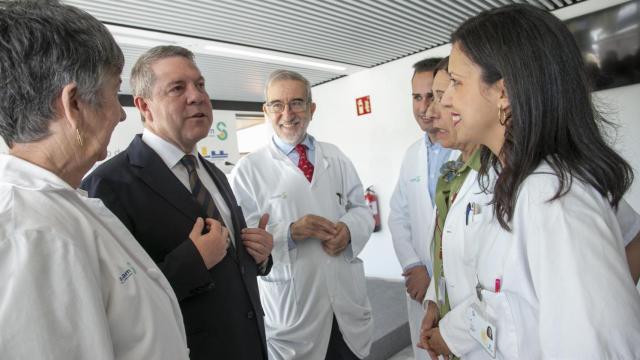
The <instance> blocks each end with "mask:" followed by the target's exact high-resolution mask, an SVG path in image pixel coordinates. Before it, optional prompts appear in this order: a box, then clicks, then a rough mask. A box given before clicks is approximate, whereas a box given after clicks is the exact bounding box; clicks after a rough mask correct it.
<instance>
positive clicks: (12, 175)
mask: <svg viewBox="0 0 640 360" xmlns="http://www.w3.org/2000/svg"><path fill="white" fill-rule="evenodd" d="M0 183H5V184H11V185H13V186H17V187H19V188H23V189H28V190H36V191H43V190H68V191H75V192H77V193H78V194H80V195H82V196H85V197H86V195H87V193H86V192H85V191H84V190H78V189H74V188H72V187H71V185H69V184H68V183H67V182H65V181H64V180H62V179H61V178H60V177H59V176H58V175H56V174H54V173H52V172H51V171H49V170H47V169H44V168H42V167H40V166H38V165H35V164H33V163H30V162H28V161H26V160H23V159H20V158H18V157H15V156H13V155H9V154H0Z"/></svg>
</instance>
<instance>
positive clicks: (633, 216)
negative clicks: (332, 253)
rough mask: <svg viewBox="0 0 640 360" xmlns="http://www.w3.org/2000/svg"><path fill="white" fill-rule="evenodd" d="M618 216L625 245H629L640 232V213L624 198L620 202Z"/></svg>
mask: <svg viewBox="0 0 640 360" xmlns="http://www.w3.org/2000/svg"><path fill="white" fill-rule="evenodd" d="M616 218H617V219H618V223H619V224H620V230H621V231H622V239H623V240H624V245H625V246H627V245H629V243H630V242H631V241H632V240H633V239H634V238H635V237H636V236H637V235H639V233H640V214H638V213H637V212H635V210H633V208H632V207H631V205H629V203H628V202H626V201H625V200H624V199H622V200H621V201H620V203H619V204H618V210H617V211H616Z"/></svg>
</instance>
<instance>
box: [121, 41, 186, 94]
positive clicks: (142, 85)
mask: <svg viewBox="0 0 640 360" xmlns="http://www.w3.org/2000/svg"><path fill="white" fill-rule="evenodd" d="M175 56H180V57H183V58H186V59H189V60H191V62H193V53H192V52H191V51H190V50H189V49H186V48H183V47H182V46H174V45H161V46H156V47H152V48H151V49H149V50H147V52H145V53H144V54H142V55H140V57H139V58H138V60H137V61H136V63H135V65H133V68H131V77H130V78H129V83H130V84H131V93H132V95H133V96H134V97H135V96H141V97H143V98H146V99H149V98H151V93H152V91H151V89H152V88H153V84H154V83H155V81H156V75H155V74H154V73H153V70H152V69H151V66H152V65H153V63H155V62H156V61H158V60H162V59H166V58H170V57H175Z"/></svg>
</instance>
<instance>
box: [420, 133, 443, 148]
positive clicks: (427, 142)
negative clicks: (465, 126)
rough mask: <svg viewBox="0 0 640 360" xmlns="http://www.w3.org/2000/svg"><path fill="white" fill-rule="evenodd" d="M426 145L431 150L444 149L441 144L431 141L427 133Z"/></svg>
mask: <svg viewBox="0 0 640 360" xmlns="http://www.w3.org/2000/svg"><path fill="white" fill-rule="evenodd" d="M424 143H425V144H426V145H427V148H428V149H430V150H438V149H442V145H440V143H439V142H431V139H430V138H429V135H428V134H427V133H426V132H425V133H424Z"/></svg>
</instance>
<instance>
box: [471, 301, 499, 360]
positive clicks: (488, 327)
mask: <svg viewBox="0 0 640 360" xmlns="http://www.w3.org/2000/svg"><path fill="white" fill-rule="evenodd" d="M467 318H468V319H469V334H471V337H473V338H474V339H475V340H476V341H477V342H478V343H480V345H482V348H484V350H485V351H486V352H487V353H489V355H491V357H492V358H494V359H495V357H496V326H495V325H493V324H492V323H491V322H490V321H489V320H488V319H487V316H486V314H485V313H484V311H482V310H481V309H480V307H479V306H478V304H472V305H471V306H470V307H469V308H468V309H467Z"/></svg>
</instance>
